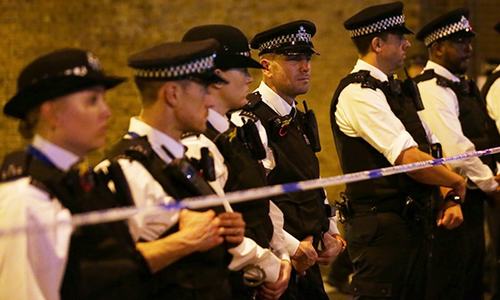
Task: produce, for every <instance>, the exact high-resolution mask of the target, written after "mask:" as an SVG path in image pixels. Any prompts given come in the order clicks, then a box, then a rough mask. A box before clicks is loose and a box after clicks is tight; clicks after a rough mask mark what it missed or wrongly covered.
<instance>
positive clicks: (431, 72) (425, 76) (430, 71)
mask: <svg viewBox="0 0 500 300" xmlns="http://www.w3.org/2000/svg"><path fill="white" fill-rule="evenodd" d="M432 78H438V76H437V74H436V73H435V72H434V69H428V70H425V71H424V73H422V74H420V75H417V76H415V78H413V81H415V82H416V83H419V82H422V81H427V80H431V79H432Z"/></svg>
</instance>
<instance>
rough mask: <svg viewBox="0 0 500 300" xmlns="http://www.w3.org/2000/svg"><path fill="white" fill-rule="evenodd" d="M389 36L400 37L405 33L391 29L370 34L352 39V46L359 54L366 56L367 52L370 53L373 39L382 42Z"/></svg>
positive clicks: (398, 29) (397, 29)
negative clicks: (379, 39)
mask: <svg viewBox="0 0 500 300" xmlns="http://www.w3.org/2000/svg"><path fill="white" fill-rule="evenodd" d="M389 34H396V35H401V36H402V35H404V34H406V32H403V31H401V29H400V28H392V29H389V30H387V31H384V32H376V33H372V34H369V35H364V36H360V37H356V38H354V39H352V41H353V42H354V45H355V46H356V48H357V49H358V52H359V54H361V55H366V54H368V51H370V44H371V42H372V40H373V39H374V38H376V37H379V38H381V39H382V40H383V41H386V40H387V36H388V35H389Z"/></svg>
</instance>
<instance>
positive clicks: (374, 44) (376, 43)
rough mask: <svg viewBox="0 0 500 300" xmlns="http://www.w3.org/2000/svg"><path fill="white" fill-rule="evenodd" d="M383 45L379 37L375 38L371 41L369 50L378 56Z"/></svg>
mask: <svg viewBox="0 0 500 300" xmlns="http://www.w3.org/2000/svg"><path fill="white" fill-rule="evenodd" d="M383 44H384V40H383V39H382V38H381V37H379V36H376V37H374V38H373V39H372V40H371V42H370V48H371V49H372V51H373V52H375V53H377V54H378V53H380V52H381V51H382V46H383Z"/></svg>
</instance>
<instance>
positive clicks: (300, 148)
mask: <svg viewBox="0 0 500 300" xmlns="http://www.w3.org/2000/svg"><path fill="white" fill-rule="evenodd" d="M247 98H248V100H249V103H248V104H247V105H246V106H245V107H244V111H249V112H251V113H253V114H254V115H256V116H257V118H258V119H259V120H260V121H261V123H262V125H263V126H264V128H265V129H266V133H267V136H268V139H269V146H270V147H271V149H272V150H273V154H274V159H275V162H276V166H275V168H274V169H273V170H271V172H270V173H269V174H268V176H267V180H268V183H269V184H283V183H290V182H296V181H302V180H309V179H316V178H319V162H318V159H317V158H316V155H315V153H314V151H313V149H312V148H311V146H310V142H309V139H308V138H307V136H306V134H305V133H304V130H303V128H304V125H303V124H302V122H303V121H304V118H303V117H304V114H303V113H302V112H300V111H297V113H296V115H295V116H285V117H281V116H279V115H278V114H277V113H276V112H275V111H274V110H273V109H272V108H270V107H269V106H268V105H267V104H265V103H264V102H263V101H262V98H261V95H260V93H259V92H255V93H252V94H249V95H248V96H247ZM242 113H243V114H244V112H242ZM324 200H325V193H324V191H323V189H314V190H309V191H300V192H295V193H286V194H281V195H279V196H275V197H273V199H272V201H273V202H274V203H276V205H277V206H278V207H279V208H280V209H281V211H282V212H283V215H284V217H285V225H284V228H285V230H286V231H287V232H289V233H290V234H292V235H293V236H294V237H295V238H297V239H299V240H303V239H304V238H306V237H307V236H309V235H312V236H313V237H314V238H315V241H318V239H319V238H320V237H321V235H322V233H323V232H326V231H327V230H328V228H329V219H328V217H329V215H328V210H327V209H326V207H325V203H324Z"/></svg>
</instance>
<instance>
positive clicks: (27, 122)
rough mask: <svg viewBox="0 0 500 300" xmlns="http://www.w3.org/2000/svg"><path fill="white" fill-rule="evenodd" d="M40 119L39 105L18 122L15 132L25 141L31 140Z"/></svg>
mask: <svg viewBox="0 0 500 300" xmlns="http://www.w3.org/2000/svg"><path fill="white" fill-rule="evenodd" d="M39 119H40V105H38V106H37V107H35V108H33V109H31V110H30V111H29V112H27V113H26V116H25V117H24V118H23V119H22V120H21V121H20V122H19V125H18V126H17V131H18V132H19V133H20V134H21V136H22V137H23V138H25V139H28V140H29V139H31V138H33V137H34V136H35V129H36V126H37V125H38V121H39Z"/></svg>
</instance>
